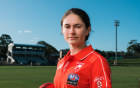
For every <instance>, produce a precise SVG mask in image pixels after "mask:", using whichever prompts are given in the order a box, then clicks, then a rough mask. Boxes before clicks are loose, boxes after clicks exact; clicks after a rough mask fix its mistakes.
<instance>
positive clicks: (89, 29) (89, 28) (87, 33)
mask: <svg viewBox="0 0 140 88" xmlns="http://www.w3.org/2000/svg"><path fill="white" fill-rule="evenodd" d="M86 31H87V32H86V35H89V33H90V31H91V26H89V27H88V29H87V30H86Z"/></svg>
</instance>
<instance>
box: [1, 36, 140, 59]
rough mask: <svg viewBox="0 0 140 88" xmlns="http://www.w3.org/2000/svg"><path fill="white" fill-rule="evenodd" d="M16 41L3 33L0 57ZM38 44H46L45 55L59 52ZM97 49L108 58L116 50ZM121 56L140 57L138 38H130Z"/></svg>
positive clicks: (50, 46) (51, 47)
mask: <svg viewBox="0 0 140 88" xmlns="http://www.w3.org/2000/svg"><path fill="white" fill-rule="evenodd" d="M9 43H14V42H13V40H12V38H11V37H10V35H8V34H2V35H1V36H0V58H6V53H7V50H8V44H9ZM37 44H40V45H45V46H46V48H45V57H46V58H49V57H50V55H51V54H52V53H56V54H59V51H58V50H57V49H56V48H55V47H53V46H52V45H50V44H48V43H46V42H45V41H38V42H37ZM95 51H97V52H99V53H100V54H102V55H103V56H104V57H106V58H107V59H108V58H110V57H114V56H115V52H114V51H101V50H98V49H95ZM118 56H119V57H125V58H129V57H130V58H138V57H140V43H138V42H137V40H130V42H128V45H127V52H124V51H120V52H118Z"/></svg>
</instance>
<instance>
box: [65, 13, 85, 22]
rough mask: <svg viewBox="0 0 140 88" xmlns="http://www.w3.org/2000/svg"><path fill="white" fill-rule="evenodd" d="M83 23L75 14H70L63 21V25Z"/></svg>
mask: <svg viewBox="0 0 140 88" xmlns="http://www.w3.org/2000/svg"><path fill="white" fill-rule="evenodd" d="M83 23H84V22H83V21H82V20H81V18H80V17H79V16H78V15H76V14H70V15H68V16H66V17H65V18H64V20H63V24H83Z"/></svg>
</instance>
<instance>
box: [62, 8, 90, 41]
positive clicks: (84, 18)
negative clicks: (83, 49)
mask: <svg viewBox="0 0 140 88" xmlns="http://www.w3.org/2000/svg"><path fill="white" fill-rule="evenodd" d="M71 13H74V14H76V15H78V16H79V17H80V18H81V20H82V21H83V22H84V23H85V26H86V29H88V28H89V27H90V26H91V24H90V19H89V16H88V14H87V13H86V12H85V11H84V10H82V9H79V8H72V9H69V10H68V11H67V12H66V13H65V14H64V16H63V17H62V20H61V26H62V25H63V20H64V19H65V18H66V17H67V16H68V15H70V14H71ZM88 37H89V34H88V35H87V36H86V39H85V40H86V41H87V40H88Z"/></svg>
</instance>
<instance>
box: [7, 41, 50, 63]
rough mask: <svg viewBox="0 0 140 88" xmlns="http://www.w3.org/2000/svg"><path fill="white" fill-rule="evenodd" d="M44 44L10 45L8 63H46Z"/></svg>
mask: <svg viewBox="0 0 140 88" xmlns="http://www.w3.org/2000/svg"><path fill="white" fill-rule="evenodd" d="M45 47H46V46H44V45H30V44H14V43H10V44H9V45H8V52H7V63H11V64H14V63H16V64H21V65H29V64H30V65H46V64H47V62H48V60H47V59H46V58H45Z"/></svg>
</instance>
